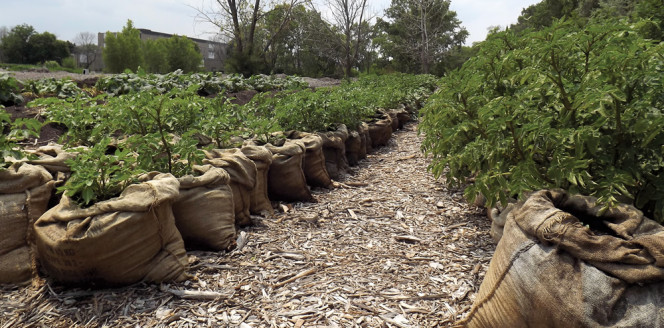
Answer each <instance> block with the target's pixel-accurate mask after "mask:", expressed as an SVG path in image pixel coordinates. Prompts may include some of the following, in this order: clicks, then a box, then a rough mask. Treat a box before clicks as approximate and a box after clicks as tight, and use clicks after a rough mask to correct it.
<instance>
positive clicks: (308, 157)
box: [286, 131, 332, 188]
mask: <svg viewBox="0 0 664 328" xmlns="http://www.w3.org/2000/svg"><path fill="white" fill-rule="evenodd" d="M286 137H287V138H289V139H293V140H299V141H301V142H302V143H303V144H304V148H305V149H304V150H305V151H304V162H303V164H302V171H304V176H305V178H306V180H307V184H309V185H310V186H312V187H322V188H328V187H330V186H331V185H332V180H331V179H330V175H329V174H328V173H327V167H326V165H325V155H324V154H323V138H321V137H320V136H319V135H316V134H312V133H307V132H300V131H291V132H288V133H287V134H286Z"/></svg>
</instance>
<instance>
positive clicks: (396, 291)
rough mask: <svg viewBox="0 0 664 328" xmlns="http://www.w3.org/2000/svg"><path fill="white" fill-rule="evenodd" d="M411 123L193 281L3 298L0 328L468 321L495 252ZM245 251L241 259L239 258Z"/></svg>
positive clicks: (4, 292)
mask: <svg viewBox="0 0 664 328" xmlns="http://www.w3.org/2000/svg"><path fill="white" fill-rule="evenodd" d="M416 129H417V126H416V125H415V124H414V123H411V124H408V125H406V128H405V129H404V130H402V131H399V132H397V133H395V135H394V137H393V138H392V140H391V141H390V144H389V145H388V146H387V147H383V148H381V149H379V150H378V151H376V152H375V153H373V154H371V155H370V156H369V158H367V159H366V160H364V161H362V162H361V163H360V165H359V166H357V167H355V168H353V170H354V172H353V174H351V175H349V176H347V177H346V179H344V180H343V181H341V182H340V183H338V188H336V189H333V190H324V189H316V190H314V195H315V197H316V198H317V199H318V203H293V204H287V203H284V204H278V211H277V214H276V215H275V216H273V217H269V218H259V217H254V220H255V223H256V224H255V226H253V227H251V228H248V229H245V230H242V231H241V233H240V234H241V238H240V239H241V240H240V246H241V249H237V250H235V251H233V252H232V253H229V254H220V253H214V252H200V251H195V252H189V253H188V254H189V260H190V264H191V266H190V270H189V273H190V274H191V275H192V276H193V278H192V279H190V280H189V281H186V282H183V283H172V284H163V285H161V286H158V285H146V284H139V285H134V286H129V287H126V288H121V289H105V290H88V289H78V288H71V287H62V286H58V285H56V284H51V283H48V280H46V281H41V282H38V283H35V284H34V286H29V287H4V288H1V289H0V293H1V296H2V297H1V298H0V327H1V328H5V327H296V328H299V327H446V326H451V325H452V324H453V323H454V322H455V321H457V320H458V319H460V318H462V317H463V316H464V315H466V314H467V313H468V311H469V310H470V306H471V304H472V301H473V299H474V298H475V294H476V292H477V291H478V289H479V285H480V283H481V281H482V278H483V277H484V273H485V272H486V270H487V268H488V264H489V261H490V259H491V256H492V255H493V252H494V249H495V246H494V244H493V243H492V242H491V237H490V236H489V230H490V223H489V221H488V219H487V218H486V217H485V216H484V215H483V210H482V209H480V208H477V207H475V206H472V205H469V204H468V203H466V202H465V201H464V200H463V197H462V193H461V192H460V191H458V190H457V191H455V190H449V189H447V188H446V187H445V185H444V184H443V183H442V181H440V180H439V181H437V180H436V179H434V178H433V177H432V175H431V174H430V173H428V172H427V170H426V166H427V163H428V160H427V159H426V158H424V156H423V155H422V153H421V152H420V137H419V136H418V135H417V132H416ZM242 246H243V247H242Z"/></svg>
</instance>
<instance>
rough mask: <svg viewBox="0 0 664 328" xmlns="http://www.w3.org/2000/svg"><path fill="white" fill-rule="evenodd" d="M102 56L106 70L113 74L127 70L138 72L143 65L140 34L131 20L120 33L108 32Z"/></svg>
mask: <svg viewBox="0 0 664 328" xmlns="http://www.w3.org/2000/svg"><path fill="white" fill-rule="evenodd" d="M102 55H103V57H104V64H105V65H106V70H107V71H108V72H111V73H121V72H123V71H124V70H125V69H130V70H132V71H136V70H138V67H139V66H141V65H143V63H144V62H143V52H142V51H141V37H140V32H139V31H138V30H137V29H135V28H134V24H133V23H132V21H131V20H127V25H125V27H124V28H123V29H122V32H120V33H111V32H106V38H105V46H104V50H103V53H102Z"/></svg>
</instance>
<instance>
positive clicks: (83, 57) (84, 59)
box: [78, 54, 88, 64]
mask: <svg viewBox="0 0 664 328" xmlns="http://www.w3.org/2000/svg"><path fill="white" fill-rule="evenodd" d="M78 62H79V63H82V64H87V63H88V55H86V54H80V55H78Z"/></svg>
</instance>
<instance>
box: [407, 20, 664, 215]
mask: <svg viewBox="0 0 664 328" xmlns="http://www.w3.org/2000/svg"><path fill="white" fill-rule="evenodd" d="M580 25H581V24H580ZM633 27H634V26H633V25H629V24H626V23H625V22H618V21H608V22H605V21H603V22H599V23H597V22H593V23H589V24H585V25H583V26H579V25H577V22H575V21H566V22H556V23H555V24H554V25H553V26H552V27H550V28H545V29H542V30H541V31H537V32H529V33H527V34H525V35H523V36H517V35H515V34H513V33H512V32H511V31H506V32H499V33H494V34H492V35H490V36H489V38H488V39H487V40H486V41H484V42H483V43H482V44H481V45H480V47H479V54H478V56H476V57H474V58H472V59H470V60H469V61H468V62H466V63H465V64H464V66H463V68H462V69H461V70H459V71H455V72H453V73H451V74H450V75H449V76H448V77H445V78H444V79H442V80H441V88H440V89H439V91H438V92H436V93H435V94H434V95H433V96H432V97H431V98H430V100H429V102H428V103H427V106H426V107H425V108H424V110H423V114H424V120H423V122H422V124H421V125H420V129H421V131H423V132H425V133H426V138H425V140H424V142H423V149H424V151H425V152H426V153H427V154H429V155H432V156H433V163H432V165H431V166H430V169H431V170H432V171H433V173H434V174H435V175H436V176H441V175H445V176H446V177H447V181H448V183H450V184H452V185H464V184H465V183H466V178H468V177H474V182H473V183H472V184H470V185H469V186H467V187H466V195H467V197H468V198H470V199H473V198H475V197H476V196H477V195H479V194H482V195H484V196H485V197H486V199H487V201H488V205H489V206H491V205H492V204H495V203H496V202H498V201H500V202H502V203H505V202H506V201H507V199H508V198H509V197H513V196H518V195H522V194H524V192H526V191H530V190H537V189H541V188H552V187H560V188H564V189H568V190H570V191H571V192H573V193H582V194H587V195H595V196H597V197H598V198H599V200H600V201H601V202H603V203H604V204H606V205H607V206H611V205H613V204H616V203H617V202H619V201H621V202H624V201H627V202H634V204H635V205H637V206H638V207H639V208H641V209H644V210H645V211H646V212H647V213H648V214H650V215H652V216H654V217H655V218H658V219H660V220H661V219H662V218H664V216H663V211H664V188H663V187H662V186H663V185H662V183H661V182H662V179H664V175H663V174H662V172H664V156H663V155H662V144H664V134H662V131H663V128H664V115H662V111H661V108H662V106H663V105H664V103H663V102H664V93H663V90H664V88H662V86H663V82H664V81H663V77H664V75H663V74H662V70H664V57H663V56H662V53H663V50H664V49H663V47H664V45H663V44H659V45H655V44H652V43H650V42H648V41H647V40H645V39H644V38H643V37H641V36H640V35H639V33H638V32H637V31H636V30H634V28H633Z"/></svg>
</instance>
